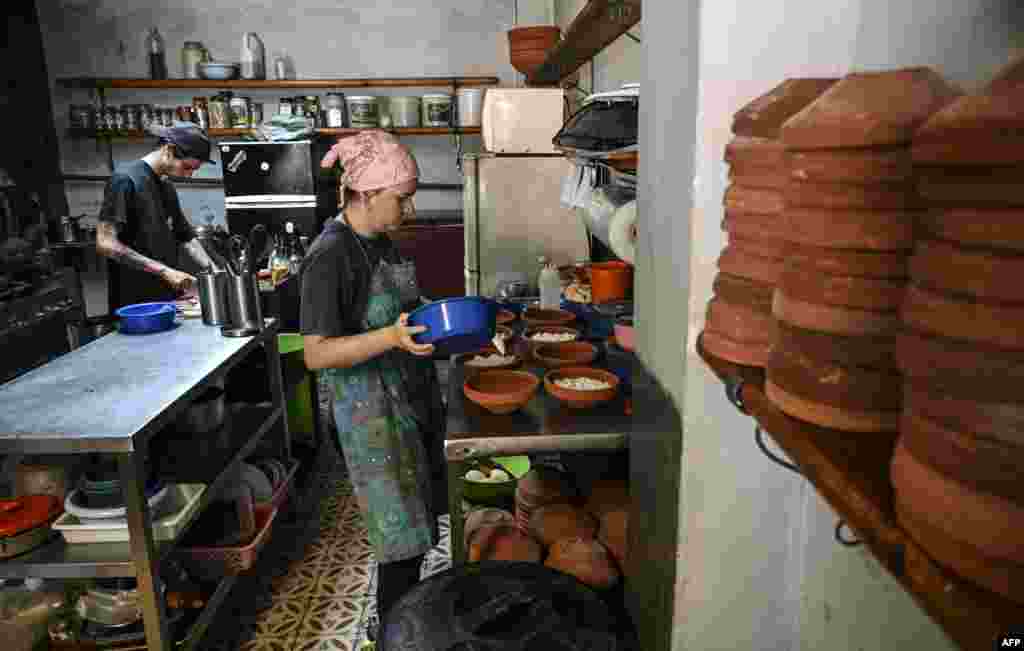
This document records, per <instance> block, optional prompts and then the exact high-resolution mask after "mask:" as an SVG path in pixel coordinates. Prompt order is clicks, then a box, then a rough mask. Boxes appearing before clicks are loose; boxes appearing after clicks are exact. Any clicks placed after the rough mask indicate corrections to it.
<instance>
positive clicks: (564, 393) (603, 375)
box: [544, 366, 619, 409]
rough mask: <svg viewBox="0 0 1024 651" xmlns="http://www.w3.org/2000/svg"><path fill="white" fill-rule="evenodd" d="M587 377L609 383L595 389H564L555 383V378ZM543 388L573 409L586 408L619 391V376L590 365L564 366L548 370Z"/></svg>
mask: <svg viewBox="0 0 1024 651" xmlns="http://www.w3.org/2000/svg"><path fill="white" fill-rule="evenodd" d="M578 377H587V378H591V379H593V380H601V381H602V382H607V383H608V384H610V385H611V387H610V388H608V389H598V390H596V391H583V390H577V389H566V388H563V387H560V386H558V385H557V384H555V381H556V380H561V379H564V378H578ZM544 388H545V389H547V391H548V393H550V394H551V395H552V396H554V397H556V398H558V399H559V400H561V401H562V402H563V403H565V405H566V406H567V407H572V408H573V409H586V408H587V407H593V406H594V405H598V404H601V403H602V402H608V401H609V400H611V399H612V398H614V397H615V394H617V393H618V391H619V378H618V376H616V375H615V374H614V373H610V372H608V371H604V370H601V369H599V368H593V367H591V366H566V367H564V368H558V369H555V370H552V371H548V372H547V374H546V375H545V376H544Z"/></svg>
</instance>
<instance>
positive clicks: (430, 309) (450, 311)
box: [409, 296, 499, 355]
mask: <svg viewBox="0 0 1024 651" xmlns="http://www.w3.org/2000/svg"><path fill="white" fill-rule="evenodd" d="M498 309H499V306H498V303H497V302H495V301H492V300H491V299H489V298H483V297H482V296H463V297H459V298H447V299H444V300H441V301H434V302H433V303H430V304H428V305H424V306H422V307H419V308H417V309H416V310H414V311H413V312H412V314H410V315H409V325H411V326H426V327H427V331H426V332H421V333H419V334H416V335H413V337H412V339H413V341H415V342H416V343H418V344H434V354H435V355H459V354H461V353H468V352H472V351H474V350H479V349H480V348H483V347H484V346H487V345H488V344H490V342H491V339H494V332H495V326H496V325H497V322H496V320H497V318H498Z"/></svg>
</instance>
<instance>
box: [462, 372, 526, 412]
mask: <svg viewBox="0 0 1024 651" xmlns="http://www.w3.org/2000/svg"><path fill="white" fill-rule="evenodd" d="M538 387H540V378H538V377H537V376H536V375H534V374H533V373H530V372H529V371H483V372H481V373H478V374H477V375H475V376H473V377H472V378H468V379H467V380H466V381H465V382H464V383H463V385H462V392H463V393H464V394H465V396H466V397H467V398H469V400H470V401H472V402H474V403H476V404H477V405H480V406H481V407H483V408H484V409H486V410H487V411H489V412H491V413H492V414H498V415H504V414H511V413H512V412H514V411H516V410H517V409H520V408H521V407H523V405H525V404H526V403H528V402H529V401H530V398H532V397H533V395H534V394H535V393H536V392H537V388H538Z"/></svg>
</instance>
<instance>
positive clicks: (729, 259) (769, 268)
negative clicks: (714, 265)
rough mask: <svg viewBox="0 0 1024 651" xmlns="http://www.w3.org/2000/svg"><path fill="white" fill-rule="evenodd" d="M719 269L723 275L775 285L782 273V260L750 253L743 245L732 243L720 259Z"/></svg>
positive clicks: (724, 250)
mask: <svg viewBox="0 0 1024 651" xmlns="http://www.w3.org/2000/svg"><path fill="white" fill-rule="evenodd" d="M718 268H719V269H720V270H721V271H722V272H723V273H727V274H731V275H733V276H740V277H742V278H747V279H749V280H756V281H758V282H761V283H766V284H769V285H774V284H775V283H776V281H778V279H779V274H780V273H782V260H780V259H777V258H766V257H764V256H760V255H755V254H753V253H748V252H747V251H746V250H745V249H744V248H743V247H742V245H738V244H737V243H736V242H730V243H729V244H727V245H726V247H725V249H723V250H722V255H721V256H719V258H718Z"/></svg>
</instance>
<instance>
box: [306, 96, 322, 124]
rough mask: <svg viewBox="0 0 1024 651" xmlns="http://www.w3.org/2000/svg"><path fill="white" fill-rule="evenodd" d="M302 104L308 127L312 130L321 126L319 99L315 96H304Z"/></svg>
mask: <svg viewBox="0 0 1024 651" xmlns="http://www.w3.org/2000/svg"><path fill="white" fill-rule="evenodd" d="M304 103H305V107H306V121H307V122H309V126H311V127H313V128H316V127H319V126H322V120H321V118H320V98H319V97H317V96H316V95H306V98H305V102H304Z"/></svg>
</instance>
